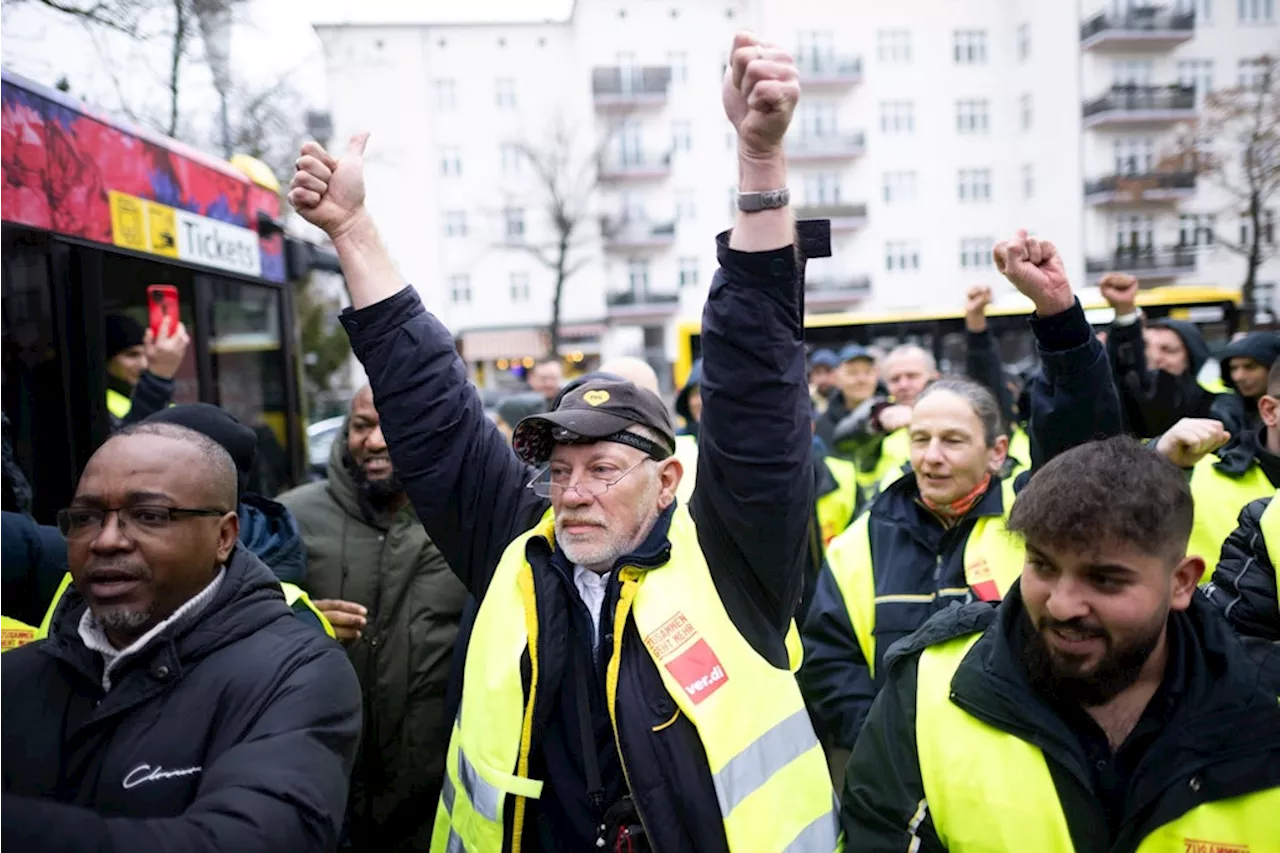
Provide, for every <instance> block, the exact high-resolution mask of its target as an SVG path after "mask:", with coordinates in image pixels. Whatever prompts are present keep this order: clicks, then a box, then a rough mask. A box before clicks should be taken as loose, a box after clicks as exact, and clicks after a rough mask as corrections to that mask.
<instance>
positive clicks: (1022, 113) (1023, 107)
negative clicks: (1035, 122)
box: [1018, 92, 1032, 130]
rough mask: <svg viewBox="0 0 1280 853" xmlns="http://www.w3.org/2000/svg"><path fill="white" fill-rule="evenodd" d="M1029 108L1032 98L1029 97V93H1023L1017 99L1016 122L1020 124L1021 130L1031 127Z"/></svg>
mask: <svg viewBox="0 0 1280 853" xmlns="http://www.w3.org/2000/svg"><path fill="white" fill-rule="evenodd" d="M1031 110H1032V99H1031V93H1030V92H1028V93H1027V94H1025V95H1023V96H1022V97H1020V98H1019V99H1018V123H1019V124H1020V125H1021V127H1022V129H1023V130H1030V129H1031V120H1032V113H1031Z"/></svg>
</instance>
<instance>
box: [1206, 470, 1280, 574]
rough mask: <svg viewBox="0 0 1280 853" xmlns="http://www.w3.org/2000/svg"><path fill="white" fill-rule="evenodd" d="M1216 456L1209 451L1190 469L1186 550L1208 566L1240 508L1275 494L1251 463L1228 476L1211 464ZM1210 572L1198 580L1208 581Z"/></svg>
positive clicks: (1218, 553) (1219, 553) (1215, 559)
mask: <svg viewBox="0 0 1280 853" xmlns="http://www.w3.org/2000/svg"><path fill="white" fill-rule="evenodd" d="M1218 461H1219V460H1218V457H1217V456H1214V455H1213V454H1212V453H1210V454H1209V455H1207V456H1205V457H1204V458H1203V459H1201V460H1200V461H1199V462H1197V463H1196V467H1195V468H1193V469H1192V470H1191V497H1192V498H1194V499H1195V522H1194V524H1193V525H1192V527H1191V541H1190V542H1188V543H1187V553H1188V554H1191V555H1193V556H1199V557H1203V558H1204V561H1205V563H1207V564H1208V565H1210V566H1216V565H1217V564H1218V558H1219V557H1221V556H1222V543H1224V542H1226V541H1227V537H1228V536H1230V535H1231V532H1232V531H1233V530H1235V529H1236V527H1237V526H1238V524H1239V518H1240V510H1242V509H1244V508H1245V506H1246V505H1247V504H1250V503H1252V502H1253V501H1256V500H1257V499H1258V498H1266V497H1270V496H1271V495H1274V494H1275V493H1276V487H1275V486H1273V485H1271V481H1270V480H1268V479H1267V475H1266V474H1264V473H1262V468H1261V467H1259V466H1258V464H1257V463H1256V462H1255V463H1254V464H1252V465H1250V466H1249V470H1248V471H1246V472H1245V473H1244V475H1243V476H1240V477H1228V476H1227V475H1226V474H1223V473H1222V472H1221V471H1219V470H1217V469H1216V468H1214V467H1213V466H1214V465H1216V464H1217V463H1218ZM1212 574H1213V573H1212V572H1205V576H1204V577H1203V578H1202V579H1201V583H1202V584H1204V583H1208V582H1209V580H1210V578H1211V576H1212Z"/></svg>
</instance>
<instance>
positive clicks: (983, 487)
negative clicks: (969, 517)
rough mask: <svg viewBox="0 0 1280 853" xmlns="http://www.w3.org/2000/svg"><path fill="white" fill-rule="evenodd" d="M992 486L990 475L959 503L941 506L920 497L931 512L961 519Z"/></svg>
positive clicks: (954, 502) (922, 496) (953, 502)
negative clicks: (988, 487)
mask: <svg viewBox="0 0 1280 853" xmlns="http://www.w3.org/2000/svg"><path fill="white" fill-rule="evenodd" d="M990 485H991V474H990V473H988V474H987V475H986V476H984V477H983V478H982V480H981V481H979V483H978V485H976V486H974V487H973V491H972V492H969V494H967V495H965V496H964V497H962V498H960V500H958V501H952V502H951V503H949V504H940V503H935V502H934V501H931V500H929V499H928V498H926V497H925V496H924V495H923V494H922V495H920V501H921V503H923V504H924V505H925V506H927V507H928V508H929V509H930V510H932V511H933V512H935V513H937V514H938V515H945V516H950V517H951V518H959V517H960V516H962V515H964V514H965V513H967V512H968V511H969V510H971V509H973V505H974V504H976V503H977V502H978V500H979V499H980V498H981V497H982V496H983V495H984V494H986V493H987V486H990Z"/></svg>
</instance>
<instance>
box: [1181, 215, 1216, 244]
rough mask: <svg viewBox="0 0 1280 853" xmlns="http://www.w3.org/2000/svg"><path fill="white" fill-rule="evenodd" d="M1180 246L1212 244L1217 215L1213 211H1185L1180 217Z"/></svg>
mask: <svg viewBox="0 0 1280 853" xmlns="http://www.w3.org/2000/svg"><path fill="white" fill-rule="evenodd" d="M1178 224H1179V228H1178V245H1179V246H1212V245H1213V230H1214V228H1215V226H1216V225H1217V217H1216V216H1215V215H1214V214H1212V213H1184V214H1182V215H1181V216H1179V217H1178Z"/></svg>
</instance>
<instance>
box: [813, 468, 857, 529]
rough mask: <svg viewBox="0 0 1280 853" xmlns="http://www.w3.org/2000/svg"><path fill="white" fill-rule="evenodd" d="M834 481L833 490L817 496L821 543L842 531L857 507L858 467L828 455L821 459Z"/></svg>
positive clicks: (851, 518)
mask: <svg viewBox="0 0 1280 853" xmlns="http://www.w3.org/2000/svg"><path fill="white" fill-rule="evenodd" d="M822 463H823V464H825V465H826V466H827V470H828V471H830V472H831V477H832V479H834V480H835V481H836V487H835V489H834V490H832V491H830V492H827V493H826V494H824V495H819V496H818V501H817V510H818V526H819V527H820V528H821V530H822V541H823V544H827V543H830V542H831V540H832V539H834V538H836V536H838V535H840V534H841V533H843V532H844V529H845V528H846V527H848V526H849V522H850V521H852V520H853V514H854V513H855V512H856V511H857V509H858V503H859V500H858V469H857V467H856V466H855V465H854V464H853V463H852V462H850V461H848V460H847V459H840V458H838V457H835V456H828V457H826V458H825V459H823V460H822Z"/></svg>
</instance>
